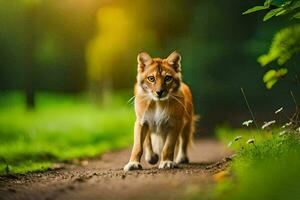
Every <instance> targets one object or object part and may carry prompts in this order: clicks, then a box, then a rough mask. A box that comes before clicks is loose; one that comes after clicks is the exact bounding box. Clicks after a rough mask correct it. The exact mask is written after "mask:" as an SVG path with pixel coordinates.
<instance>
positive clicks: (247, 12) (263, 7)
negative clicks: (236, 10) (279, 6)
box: [243, 5, 270, 15]
mask: <svg viewBox="0 0 300 200" xmlns="http://www.w3.org/2000/svg"><path fill="white" fill-rule="evenodd" d="M269 7H270V6H269V5H266V6H254V7H253V8H250V9H248V10H246V11H245V12H243V15H246V14H249V13H253V12H256V11H260V10H266V9H268V8H269Z"/></svg>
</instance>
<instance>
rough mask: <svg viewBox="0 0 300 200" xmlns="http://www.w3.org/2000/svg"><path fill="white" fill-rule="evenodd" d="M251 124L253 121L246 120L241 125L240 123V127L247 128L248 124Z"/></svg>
mask: <svg viewBox="0 0 300 200" xmlns="http://www.w3.org/2000/svg"><path fill="white" fill-rule="evenodd" d="M252 122H253V120H251V119H250V120H247V121H244V122H243V123H242V125H244V126H249V124H251V123H252Z"/></svg>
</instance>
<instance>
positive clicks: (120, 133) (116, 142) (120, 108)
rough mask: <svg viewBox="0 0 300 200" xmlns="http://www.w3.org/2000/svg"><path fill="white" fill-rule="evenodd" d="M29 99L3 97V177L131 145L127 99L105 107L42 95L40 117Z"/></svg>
mask: <svg viewBox="0 0 300 200" xmlns="http://www.w3.org/2000/svg"><path fill="white" fill-rule="evenodd" d="M23 98H24V97H23V95H21V94H20V93H15V94H1V98H0V174H4V173H7V172H9V173H24V172H27V171H37V170H45V169H47V168H48V167H50V166H52V164H53V163H54V162H59V161H65V160H70V159H73V158H78V157H87V156H88V157H91V156H96V155H99V154H101V153H103V152H104V151H107V150H111V149H116V148H121V147H125V146H127V145H129V144H131V139H132V126H133V121H134V115H133V109H132V108H130V107H129V106H127V107H126V100H125V98H124V97H118V95H115V96H114V103H113V104H112V105H111V106H109V107H105V108H101V107H97V106H96V105H93V104H91V103H89V102H88V101H87V100H86V99H85V98H84V97H80V96H79V97H74V96H65V95H63V96H62V95H53V94H38V96H37V109H36V111H34V112H29V111H26V109H25V106H24V105H23V103H22V102H23ZM116 124H118V125H117V126H116Z"/></svg>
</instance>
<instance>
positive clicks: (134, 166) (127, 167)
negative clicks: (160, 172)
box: [123, 162, 142, 172]
mask: <svg viewBox="0 0 300 200" xmlns="http://www.w3.org/2000/svg"><path fill="white" fill-rule="evenodd" d="M139 169H142V165H141V164H140V163H139V162H129V163H127V164H126V165H125V166H124V168H123V170H124V171H125V172H128V171H132V170H139Z"/></svg>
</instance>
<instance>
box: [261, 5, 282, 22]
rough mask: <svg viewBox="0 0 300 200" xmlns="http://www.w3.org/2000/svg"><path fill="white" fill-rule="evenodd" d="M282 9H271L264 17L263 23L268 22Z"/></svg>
mask: <svg viewBox="0 0 300 200" xmlns="http://www.w3.org/2000/svg"><path fill="white" fill-rule="evenodd" d="M282 10H283V8H282V7H281V8H275V9H272V10H270V11H269V12H268V13H267V14H266V15H265V16H264V19H263V21H267V20H269V19H270V18H272V17H273V16H275V15H276V14H277V13H278V12H280V11H282Z"/></svg>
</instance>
